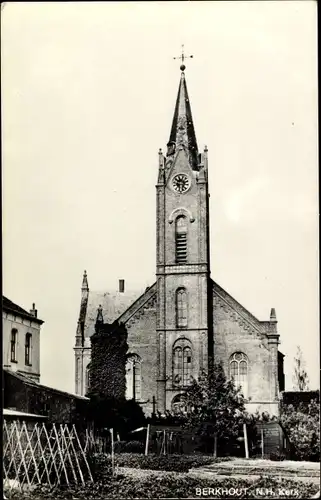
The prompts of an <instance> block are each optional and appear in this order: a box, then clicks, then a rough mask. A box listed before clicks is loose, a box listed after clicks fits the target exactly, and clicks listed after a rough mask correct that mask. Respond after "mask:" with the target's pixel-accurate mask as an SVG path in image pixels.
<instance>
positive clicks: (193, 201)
mask: <svg viewBox="0 0 321 500" xmlns="http://www.w3.org/2000/svg"><path fill="white" fill-rule="evenodd" d="M182 62H184V60H183V61H182ZM185 69H186V68H185V65H184V64H182V65H181V67H180V70H181V75H180V82H179V88H178V95H177V100H176V105H175V110H174V116H173V121H172V125H171V131H170V137H169V142H168V144H167V151H166V154H163V152H162V150H161V149H160V150H159V153H158V177H157V179H156V181H157V184H156V226H157V228H156V234H157V242H156V277H155V282H154V283H153V284H151V286H149V287H148V288H146V290H144V291H138V292H135V291H134V292H133V291H127V290H126V289H125V288H126V287H125V281H124V280H119V287H118V291H115V292H112V291H106V292H94V291H91V290H90V289H89V286H88V278H87V274H86V271H85V273H84V276H83V282H82V287H81V303H80V312H79V319H78V324H77V330H76V338H75V347H74V353H75V391H76V394H78V395H81V396H84V395H85V394H86V392H87V391H88V388H89V363H90V359H91V341H90V337H91V336H92V335H93V334H94V333H95V323H96V319H97V315H99V317H100V320H101V319H102V318H103V321H104V322H105V323H112V322H113V321H115V320H118V322H119V323H123V324H124V325H125V327H126V329H127V332H128V340H127V342H128V345H129V351H128V352H129V353H130V355H129V358H128V362H127V366H126V385H127V389H126V391H127V393H126V397H127V398H129V399H130V398H135V400H136V401H138V402H139V403H140V404H141V405H142V408H143V410H144V412H145V414H146V415H149V414H151V413H152V412H153V411H155V410H157V411H160V412H161V413H164V411H165V410H170V411H175V409H178V408H181V407H182V406H184V389H186V387H187V386H188V385H189V384H190V383H191V381H192V380H193V378H196V379H197V378H198V377H199V376H200V375H201V374H202V373H204V372H208V368H209V363H210V361H211V360H212V359H214V362H216V363H218V362H221V364H222V366H223V368H224V371H225V374H226V376H227V377H228V378H233V380H234V382H235V384H236V386H238V387H239V386H240V387H241V389H242V392H243V394H244V397H245V401H246V408H247V410H248V411H249V412H252V413H254V412H255V411H256V410H259V411H260V412H262V411H267V412H269V413H270V414H271V415H277V414H278V408H279V395H280V392H281V391H283V390H284V372H283V359H284V355H283V354H282V353H281V352H280V351H279V350H278V346H279V334H278V330H277V319H276V313H275V309H274V308H271V314H270V318H269V319H268V320H265V321H261V320H259V319H257V318H256V317H255V316H253V314H251V313H250V312H249V311H248V310H247V309H246V308H245V307H244V306H243V305H241V304H240V303H239V302H238V301H237V300H236V299H234V298H233V297H232V296H231V295H230V294H228V293H227V292H226V291H225V290H224V289H223V288H222V287H221V286H220V285H219V284H218V283H216V282H215V281H214V280H213V279H212V278H211V267H210V257H211V252H210V234H209V228H210V224H209V217H210V214H209V185H208V168H209V166H208V155H207V153H208V150H207V147H205V148H204V150H203V152H202V153H200V152H199V150H198V146H197V140H196V135H195V130H194V124H193V118H192V112H191V103H190V100H189V96H188V92H187V84H186V76H185ZM106 383H108V381H106Z"/></svg>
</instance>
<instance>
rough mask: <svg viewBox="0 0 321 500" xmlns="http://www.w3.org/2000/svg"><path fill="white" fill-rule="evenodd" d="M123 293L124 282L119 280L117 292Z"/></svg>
mask: <svg viewBox="0 0 321 500" xmlns="http://www.w3.org/2000/svg"><path fill="white" fill-rule="evenodd" d="M124 291H125V280H119V292H120V293H124Z"/></svg>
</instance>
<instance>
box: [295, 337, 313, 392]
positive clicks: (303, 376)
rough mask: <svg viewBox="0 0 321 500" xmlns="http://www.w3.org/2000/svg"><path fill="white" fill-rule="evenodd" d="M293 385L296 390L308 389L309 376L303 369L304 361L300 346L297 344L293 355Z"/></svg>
mask: <svg viewBox="0 0 321 500" xmlns="http://www.w3.org/2000/svg"><path fill="white" fill-rule="evenodd" d="M293 386H294V389H296V390H298V391H308V390H309V377H308V374H307V372H306V370H305V362H304V359H303V354H302V351H301V348H300V346H297V352H296V356H295V357H294V375H293Z"/></svg>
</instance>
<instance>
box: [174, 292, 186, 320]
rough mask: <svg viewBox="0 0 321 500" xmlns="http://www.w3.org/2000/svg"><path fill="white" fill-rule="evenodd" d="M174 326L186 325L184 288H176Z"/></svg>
mask: <svg viewBox="0 0 321 500" xmlns="http://www.w3.org/2000/svg"><path fill="white" fill-rule="evenodd" d="M176 326H177V327H178V328H182V327H186V326H187V293H186V290H185V288H178V289H177V290H176Z"/></svg>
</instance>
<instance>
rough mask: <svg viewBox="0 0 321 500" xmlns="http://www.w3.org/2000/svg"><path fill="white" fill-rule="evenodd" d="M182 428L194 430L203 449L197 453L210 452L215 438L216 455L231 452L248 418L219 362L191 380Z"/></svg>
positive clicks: (236, 392)
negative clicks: (183, 426) (207, 371)
mask: <svg viewBox="0 0 321 500" xmlns="http://www.w3.org/2000/svg"><path fill="white" fill-rule="evenodd" d="M185 402H186V407H187V412H186V419H185V420H186V422H185V426H186V427H190V428H194V429H197V431H196V432H197V435H198V436H199V437H200V439H201V442H202V446H201V449H200V451H204V452H213V447H214V444H213V443H214V441H213V436H214V434H216V435H217V444H218V454H219V455H221V454H222V453H224V454H229V453H231V450H232V449H233V447H235V445H236V444H237V438H238V437H239V435H240V433H242V431H241V429H242V424H243V422H244V421H245V419H247V413H246V411H245V407H244V398H243V396H242V394H241V391H240V390H239V389H237V388H236V387H235V385H234V383H233V381H230V380H228V379H227V378H226V376H225V373H224V370H223V367H222V365H221V364H220V363H218V364H214V365H213V369H212V370H211V372H210V373H209V374H208V375H207V374H205V373H204V374H203V375H202V377H200V378H199V380H193V382H192V384H191V385H190V386H189V388H188V389H187V390H186V393H185Z"/></svg>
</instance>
